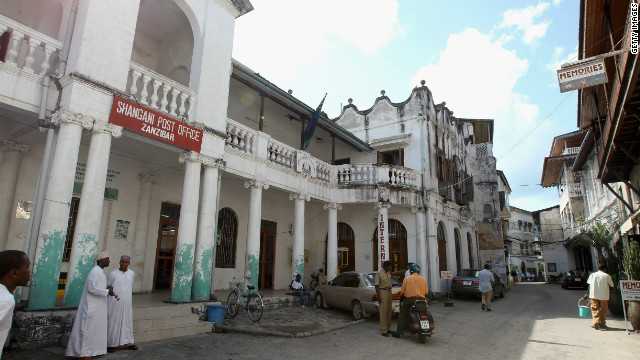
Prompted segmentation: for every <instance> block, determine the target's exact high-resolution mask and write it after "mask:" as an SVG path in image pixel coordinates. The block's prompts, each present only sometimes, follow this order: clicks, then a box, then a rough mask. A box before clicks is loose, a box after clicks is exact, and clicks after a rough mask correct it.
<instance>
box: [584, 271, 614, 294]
mask: <svg viewBox="0 0 640 360" xmlns="http://www.w3.org/2000/svg"><path fill="white" fill-rule="evenodd" d="M587 284H589V298H591V299H597V300H609V286H610V287H614V286H615V285H613V280H611V276H610V275H609V274H607V273H606V272H603V271H600V270H598V271H597V272H594V273H592V274H591V275H589V279H588V280H587Z"/></svg>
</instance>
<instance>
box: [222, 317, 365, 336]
mask: <svg viewBox="0 0 640 360" xmlns="http://www.w3.org/2000/svg"><path fill="white" fill-rule="evenodd" d="M366 321H367V319H361V320H355V321H351V322H348V323H342V324H337V325H333V326H329V327H327V328H323V329H319V330H314V331H305V332H299V333H296V334H290V333H286V332H282V331H270V330H263V329H259V328H255V329H254V328H246V327H234V326H229V325H218V324H215V323H214V324H213V328H214V330H213V332H218V333H220V332H229V333H241V334H250V335H260V336H279V337H288V338H303V337H308V336H314V335H321V334H326V333H328V332H331V331H335V330H339V329H342V328H346V327H349V326H353V325H357V324H361V323H363V322H366Z"/></svg>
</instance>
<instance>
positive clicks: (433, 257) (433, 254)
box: [426, 207, 440, 291]
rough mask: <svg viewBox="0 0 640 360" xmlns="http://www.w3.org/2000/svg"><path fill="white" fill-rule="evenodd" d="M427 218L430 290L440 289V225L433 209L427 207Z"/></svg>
mask: <svg viewBox="0 0 640 360" xmlns="http://www.w3.org/2000/svg"><path fill="white" fill-rule="evenodd" d="M426 209H427V210H426V211H427V212H426V219H427V231H428V232H427V247H428V248H429V255H428V256H429V259H428V261H429V280H428V281H429V285H430V286H431V287H430V288H429V291H440V265H439V264H438V239H437V235H436V234H437V233H438V227H437V225H436V220H435V218H434V216H433V210H432V209H429V208H428V207H427V208H426Z"/></svg>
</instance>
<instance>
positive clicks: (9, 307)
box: [0, 284, 16, 358]
mask: <svg viewBox="0 0 640 360" xmlns="http://www.w3.org/2000/svg"><path fill="white" fill-rule="evenodd" d="M15 305H16V300H15V299H14V298H13V294H11V293H10V292H9V290H8V289H7V287H6V286H4V285H3V284H0V358H2V348H3V347H4V343H5V341H7V335H8V334H9V329H11V319H12V318H13V308H14V306H15Z"/></svg>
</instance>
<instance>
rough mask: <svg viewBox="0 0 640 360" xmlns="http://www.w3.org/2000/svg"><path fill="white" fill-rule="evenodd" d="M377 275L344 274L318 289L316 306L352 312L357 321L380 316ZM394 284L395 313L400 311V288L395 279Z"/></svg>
mask: <svg viewBox="0 0 640 360" xmlns="http://www.w3.org/2000/svg"><path fill="white" fill-rule="evenodd" d="M375 276H376V273H374V272H372V273H358V272H355V271H349V272H344V273H342V274H340V275H338V276H336V277H335V278H334V279H333V280H331V281H330V282H329V283H328V284H326V285H322V286H320V287H318V288H316V295H315V300H316V306H317V307H318V308H320V309H324V308H328V307H335V308H338V309H344V310H350V311H351V314H352V315H353V318H354V319H355V320H360V319H362V318H364V317H368V316H370V315H372V314H378V313H379V312H380V311H379V309H378V305H379V304H378V296H377V294H376V289H375ZM391 279H392V283H393V288H392V290H391V291H392V293H393V312H394V313H398V312H399V311H400V288H401V287H402V284H401V283H400V282H399V281H398V280H397V279H395V278H393V277H392V278H391Z"/></svg>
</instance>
